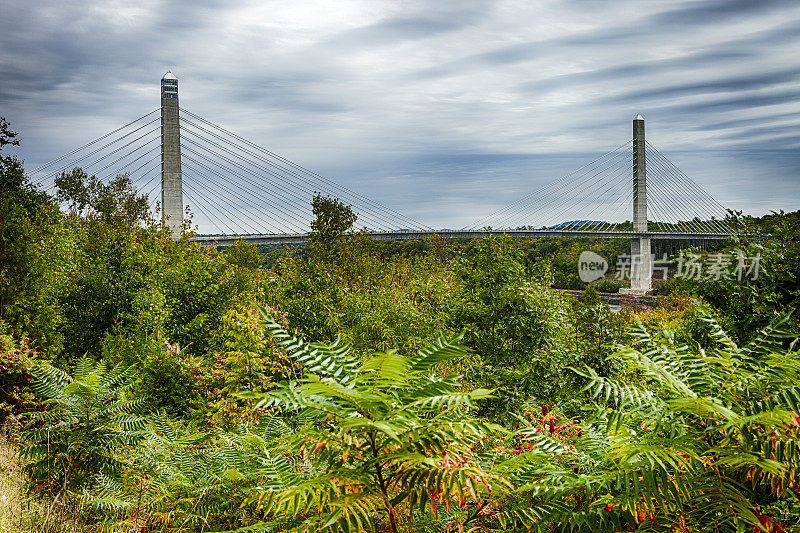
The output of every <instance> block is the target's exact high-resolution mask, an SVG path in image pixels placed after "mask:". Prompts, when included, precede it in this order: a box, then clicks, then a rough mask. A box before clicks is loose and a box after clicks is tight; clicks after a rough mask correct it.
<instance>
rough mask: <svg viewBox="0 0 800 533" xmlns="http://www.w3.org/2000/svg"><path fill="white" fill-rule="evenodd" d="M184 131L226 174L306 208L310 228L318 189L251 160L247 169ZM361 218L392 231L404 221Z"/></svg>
mask: <svg viewBox="0 0 800 533" xmlns="http://www.w3.org/2000/svg"><path fill="white" fill-rule="evenodd" d="M182 131H184V132H185V133H189V135H190V136H186V137H185V138H186V140H188V141H189V142H190V143H192V144H193V145H194V146H196V147H197V148H198V150H200V151H195V150H192V153H194V154H195V155H197V156H199V157H202V158H203V159H205V160H206V161H207V162H209V163H210V164H217V165H219V166H221V167H222V168H223V169H224V170H225V171H226V173H231V174H233V175H234V176H236V177H238V178H241V179H242V180H244V181H245V182H246V183H248V184H249V185H252V186H254V187H255V188H258V189H260V190H261V191H263V193H265V194H266V195H267V196H266V198H269V197H276V196H277V197H279V198H282V199H283V200H285V201H287V202H288V203H290V204H291V205H293V206H296V207H297V206H300V207H301V208H302V209H303V212H304V218H305V219H306V220H305V223H304V224H303V225H302V226H301V227H302V230H301V231H306V230H307V229H308V223H309V222H310V220H311V219H310V218H309V215H308V212H309V209H308V206H310V205H311V199H312V198H313V197H314V196H315V195H316V194H317V193H318V192H319V191H316V190H314V189H311V188H308V187H303V186H293V185H292V184H286V183H285V182H284V181H282V177H281V176H280V175H279V174H276V173H275V172H273V171H271V170H270V169H268V168H263V167H260V166H257V165H254V164H253V163H252V162H251V161H248V163H249V164H250V165H251V166H252V167H253V168H252V169H251V168H247V167H246V166H244V165H242V164H241V163H239V162H237V161H236V160H234V159H231V158H229V157H226V156H224V155H222V154H220V153H219V152H218V151H215V150H214V149H211V148H209V147H208V146H204V145H201V144H200V143H199V142H197V140H196V139H195V132H191V130H182ZM199 140H201V141H203V142H206V143H208V144H211V145H212V146H215V147H217V148H218V149H219V150H222V151H224V152H225V153H227V154H229V155H231V156H233V157H238V154H236V153H235V152H234V151H232V150H229V149H227V148H225V147H224V146H221V145H219V143H216V142H213V141H210V140H208V139H205V138H203V137H199ZM205 153H207V154H210V155H213V156H214V157H216V158H218V159H220V160H222V161H224V162H225V165H222V164H221V163H219V162H218V161H213V160H211V159H210V158H208V157H206V156H205V155H204V154H205ZM231 167H235V168H236V169H239V171H241V172H239V171H237V170H233V168H231ZM242 172H244V174H242ZM248 176H249V177H248ZM262 181H266V182H267V183H269V184H270V185H272V187H274V188H270V187H267V186H266V185H265V184H264V183H262ZM287 195H288V196H287ZM290 197H291V198H290ZM359 219H360V221H361V222H367V223H368V224H370V225H371V226H373V227H372V229H375V230H379V231H392V230H393V229H396V228H397V227H398V226H397V224H399V223H400V222H397V223H395V224H390V225H386V221H385V216H384V215H383V214H380V213H378V214H374V211H372V210H370V209H367V210H366V213H365V212H359Z"/></svg>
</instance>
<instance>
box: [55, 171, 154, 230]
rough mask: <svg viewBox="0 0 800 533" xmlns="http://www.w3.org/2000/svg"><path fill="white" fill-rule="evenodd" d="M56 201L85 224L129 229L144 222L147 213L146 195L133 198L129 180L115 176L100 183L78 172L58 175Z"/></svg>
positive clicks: (133, 194)
mask: <svg viewBox="0 0 800 533" xmlns="http://www.w3.org/2000/svg"><path fill="white" fill-rule="evenodd" d="M55 184H56V187H57V188H58V193H57V194H56V199H57V200H58V201H59V202H64V203H67V204H68V205H69V208H70V211H71V212H72V213H73V214H75V215H78V216H81V217H83V218H85V219H87V220H89V221H98V222H100V223H102V224H105V225H110V226H132V225H134V224H136V223H137V222H139V221H143V220H145V218H146V217H147V214H148V211H149V201H148V198H147V195H144V194H142V195H137V194H136V189H135V188H134V187H133V182H132V181H131V179H130V178H129V177H128V176H127V175H125V174H122V175H119V176H117V177H116V178H114V179H112V180H110V181H109V182H108V183H107V184H106V183H103V182H102V181H101V180H100V179H98V178H97V176H89V175H87V174H86V172H84V171H83V170H82V169H80V168H75V169H73V170H71V171H70V172H62V173H61V175H60V176H58V177H57V178H56V180H55Z"/></svg>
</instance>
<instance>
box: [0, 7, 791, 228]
mask: <svg viewBox="0 0 800 533" xmlns="http://www.w3.org/2000/svg"><path fill="white" fill-rule="evenodd" d="M168 69H169V70H172V72H174V73H175V74H176V75H177V76H178V78H179V79H180V84H181V85H180V99H181V106H182V107H185V108H187V109H189V110H191V111H193V112H194V113H197V114H199V115H201V116H203V117H205V118H207V119H209V120H212V121H214V122H216V123H218V124H220V125H222V126H225V127H226V128H228V129H230V130H233V131H235V132H237V133H239V134H241V135H242V136H244V137H246V138H248V139H250V140H252V141H254V142H256V143H258V144H260V145H262V146H266V147H268V148H270V149H271V150H273V151H275V152H278V153H280V154H282V155H285V156H286V157H288V158H290V159H292V160H294V161H296V162H298V163H300V164H303V165H304V166H306V167H309V168H312V169H314V170H316V171H317V172H319V173H321V174H323V175H325V176H327V177H330V178H332V179H334V180H337V181H339V182H341V183H343V184H345V185H346V186H348V187H350V188H351V189H354V190H357V191H359V192H363V193H364V194H366V195H368V196H370V197H372V198H374V199H376V200H378V201H380V202H382V203H384V204H387V205H390V206H392V207H394V208H396V209H397V210H399V211H402V212H404V213H408V214H409V215H411V216H413V217H415V218H417V219H418V220H422V221H424V222H426V223H428V224H429V225H431V226H433V227H443V226H456V227H460V226H459V225H460V223H461V222H464V221H467V220H470V219H477V218H480V217H481V216H482V215H484V214H486V213H488V212H491V211H493V210H494V209H496V208H497V207H498V206H502V205H505V204H506V203H508V202H511V201H513V200H515V199H516V198H518V197H519V196H520V195H522V194H525V193H527V192H530V191H532V190H534V189H536V188H537V187H538V186H540V185H542V184H544V183H546V182H548V181H550V180H553V179H556V178H558V177H559V176H561V175H563V174H566V173H568V172H569V171H571V170H573V169H575V168H577V167H580V166H581V165H582V164H584V163H586V162H587V161H588V160H591V159H593V158H594V157H596V156H597V155H600V154H602V153H604V152H607V151H609V150H610V149H613V148H615V147H617V146H619V145H621V144H622V143H624V142H625V141H627V140H629V139H630V136H631V119H632V118H633V117H634V116H635V115H636V114H637V113H641V114H642V115H644V116H645V118H646V120H647V135H648V140H649V141H650V142H651V143H653V144H654V145H655V146H656V147H658V148H659V150H660V151H661V152H662V153H664V154H666V155H667V156H668V157H669V158H670V159H671V160H672V161H673V162H674V163H675V164H677V165H678V166H679V167H680V168H681V169H682V170H683V171H684V172H686V173H687V174H688V175H689V176H691V177H692V178H693V179H694V180H695V181H697V182H698V183H700V184H701V185H702V186H703V187H704V188H706V189H707V190H708V191H709V192H711V194H712V195H713V196H714V197H715V198H717V199H718V200H719V201H721V202H722V203H723V204H725V205H726V206H730V207H733V208H737V209H743V210H745V211H746V212H750V213H753V214H763V213H765V212H768V211H769V210H777V209H784V210H796V209H798V208H800V186H799V185H800V130H798V126H800V2H798V0H786V1H780V0H731V1H676V0H668V1H642V0H636V1H626V0H602V1H590V0H572V1H536V0H525V1H497V0H493V1H480V0H460V1H457V2H455V1H454V2H448V1H443V0H438V1H402V2H401V1H388V2H387V1H381V0H352V1H345V0H337V1H329V2H317V1H304V0H287V1H250V2H246V1H237V0H224V1H216V0H200V1H189V0H179V1H162V0H138V1H136V2H131V1H114V0H101V1H94V0H81V1H69V0H42V1H39V0H27V1H22V0H0V116H5V117H6V118H7V119H8V120H9V121H11V123H12V126H13V128H14V129H16V130H18V131H21V133H22V141H23V146H22V147H21V149H20V150H18V154H19V155H20V156H21V157H22V158H24V159H25V161H26V166H27V167H28V168H33V167H35V166H36V165H38V164H40V163H42V162H45V161H48V160H50V159H53V158H55V157H57V156H59V155H61V154H63V153H66V152H68V151H70V150H71V149H72V148H74V147H75V146H77V145H79V144H82V143H85V142H87V141H89V140H92V139H94V138H96V137H99V136H100V135H102V134H104V133H105V132H107V131H110V130H112V129H114V128H115V127H117V126H120V125H122V124H124V123H126V122H129V121H130V120H132V119H134V118H136V117H138V116H140V115H143V114H144V113H146V112H148V111H150V110H152V109H155V108H156V107H158V106H159V79H160V78H161V76H162V75H163V74H164V72H166V71H167V70H168Z"/></svg>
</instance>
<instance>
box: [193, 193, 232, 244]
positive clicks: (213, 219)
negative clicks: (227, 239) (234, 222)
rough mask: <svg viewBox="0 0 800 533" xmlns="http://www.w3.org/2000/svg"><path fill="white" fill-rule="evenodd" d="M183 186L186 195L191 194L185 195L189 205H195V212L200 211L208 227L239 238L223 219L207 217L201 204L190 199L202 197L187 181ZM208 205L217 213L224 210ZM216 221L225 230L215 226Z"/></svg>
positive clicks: (212, 203) (213, 204) (212, 204)
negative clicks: (210, 226)
mask: <svg viewBox="0 0 800 533" xmlns="http://www.w3.org/2000/svg"><path fill="white" fill-rule="evenodd" d="M183 185H185V186H186V191H187V193H191V194H187V197H189V199H190V200H191V201H192V204H190V205H195V206H196V208H197V210H198V211H200V213H201V214H203V216H205V217H206V218H207V219H208V223H209V224H210V225H212V226H214V227H215V228H217V230H220V232H221V233H227V234H228V235H233V236H235V237H236V236H239V233H238V232H236V231H235V230H234V229H233V228H231V227H230V226H228V224H227V223H226V221H225V218H223V217H219V216H216V217H212V216H210V215H208V214H207V213H206V212H205V210H204V209H203V203H202V202H201V201H199V200H197V199H193V198H192V196H191V195H194V196H195V197H196V198H203V195H202V194H200V193H198V192H196V191H195V189H194V187H192V185H190V184H189V182H188V181H184V182H183ZM209 203H210V204H211V207H214V208H215V209H217V211H218V212H219V211H224V210H225V209H224V208H220V207H219V206H216V205H215V202H209ZM212 212H213V211H212ZM217 221H219V223H220V224H222V225H223V226H225V230H222V228H221V227H220V226H219V225H218V224H217Z"/></svg>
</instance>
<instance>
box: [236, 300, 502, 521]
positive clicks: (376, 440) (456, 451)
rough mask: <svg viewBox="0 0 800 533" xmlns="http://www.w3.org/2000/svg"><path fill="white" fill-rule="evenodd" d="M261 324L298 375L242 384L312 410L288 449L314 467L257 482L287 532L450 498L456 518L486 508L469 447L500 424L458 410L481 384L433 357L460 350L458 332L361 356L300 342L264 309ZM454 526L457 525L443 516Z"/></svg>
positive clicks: (386, 515) (472, 517)
mask: <svg viewBox="0 0 800 533" xmlns="http://www.w3.org/2000/svg"><path fill="white" fill-rule="evenodd" d="M264 325H265V327H266V328H267V329H268V330H269V331H270V332H271V334H272V336H273V337H274V338H275V339H277V340H278V342H279V343H280V344H281V345H282V346H283V347H284V348H285V349H286V351H287V352H288V353H289V354H290V356H291V357H292V358H293V359H294V360H296V361H297V362H298V363H300V364H301V365H303V367H304V369H305V377H304V378H303V379H302V380H301V381H300V382H294V383H283V384H281V385H280V386H279V387H278V388H276V389H274V390H271V391H269V392H267V393H254V392H250V393H244V394H243V396H246V397H248V398H255V399H257V400H258V403H257V405H256V408H261V409H268V408H271V409H274V408H278V407H279V408H282V409H283V410H284V412H295V413H298V414H303V416H304V417H308V416H309V415H311V414H313V415H315V417H316V420H315V422H314V423H313V424H309V425H307V426H306V427H305V428H304V429H303V430H302V431H300V432H298V433H297V439H296V442H295V443H294V447H295V449H296V450H297V453H299V454H300V455H301V456H302V458H303V459H305V460H311V461H313V463H314V464H315V465H316V469H315V472H316V474H314V475H311V476H303V475H297V476H290V477H287V478H285V479H284V480H283V482H282V483H275V481H274V479H273V481H272V482H271V483H270V484H269V486H264V487H263V488H262V489H261V490H260V491H256V494H255V496H254V498H257V500H258V501H259V502H260V506H261V508H263V510H264V512H265V513H266V514H267V515H268V516H269V517H271V518H272V519H273V520H274V521H273V522H272V523H271V524H270V525H276V526H279V527H280V528H281V529H282V530H283V529H290V528H291V529H293V530H297V531H320V530H329V531H363V530H370V531H373V530H381V529H388V530H390V531H393V532H396V531H400V529H401V527H403V526H404V525H406V524H404V522H407V521H409V520H410V519H411V517H413V516H414V513H415V511H417V512H431V510H434V511H435V510H437V509H438V507H437V506H443V507H446V508H447V509H449V508H450V507H451V505H452V506H453V507H456V508H457V509H459V510H460V511H462V514H461V516H460V517H459V518H458V519H457V522H458V525H459V526H460V528H463V527H464V526H465V525H472V524H474V523H475V522H476V521H477V520H478V519H480V518H484V517H485V516H486V514H488V506H489V504H490V501H491V490H492V485H495V486H497V485H500V484H503V482H504V480H502V479H501V478H499V477H498V476H496V475H495V474H493V473H491V472H490V471H487V469H485V468H484V466H482V461H481V460H480V458H479V457H478V454H477V453H474V450H475V447H476V446H480V443H481V441H482V440H483V439H485V438H487V436H488V435H490V434H491V433H492V432H495V431H501V430H502V428H500V427H498V426H491V425H488V424H485V423H482V422H480V421H477V420H473V419H471V418H470V417H469V414H470V410H471V409H472V407H473V403H474V402H475V401H476V400H480V399H484V398H488V397H490V391H488V390H484V389H478V390H473V391H469V392H465V391H462V390H461V387H460V385H459V382H458V377H457V376H447V377H438V376H436V375H435V374H434V367H435V366H436V365H437V364H438V363H441V362H443V361H446V360H448V359H450V358H454V357H461V356H464V355H466V353H467V352H466V349H465V348H464V347H462V346H461V345H460V344H459V341H460V338H453V339H447V338H443V337H442V338H439V339H438V340H437V341H436V342H434V343H433V344H430V345H428V346H427V347H425V348H423V349H421V350H420V351H419V352H418V353H417V354H416V355H414V356H412V357H403V356H401V355H399V354H397V353H396V352H395V351H388V352H385V353H376V354H374V355H373V356H372V357H370V358H368V359H366V360H365V361H363V362H362V361H360V360H359V359H356V358H354V357H353V356H351V355H350V353H349V348H348V346H346V345H343V344H340V343H338V342H336V343H333V344H319V343H310V344H307V343H306V342H305V341H303V340H302V339H299V338H296V337H294V336H292V335H290V334H288V333H287V332H286V331H285V330H284V329H283V328H282V327H281V326H280V325H279V324H278V323H277V322H275V321H274V320H272V318H270V317H269V315H267V314H266V313H264ZM453 525H454V526H455V525H456V524H453Z"/></svg>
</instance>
